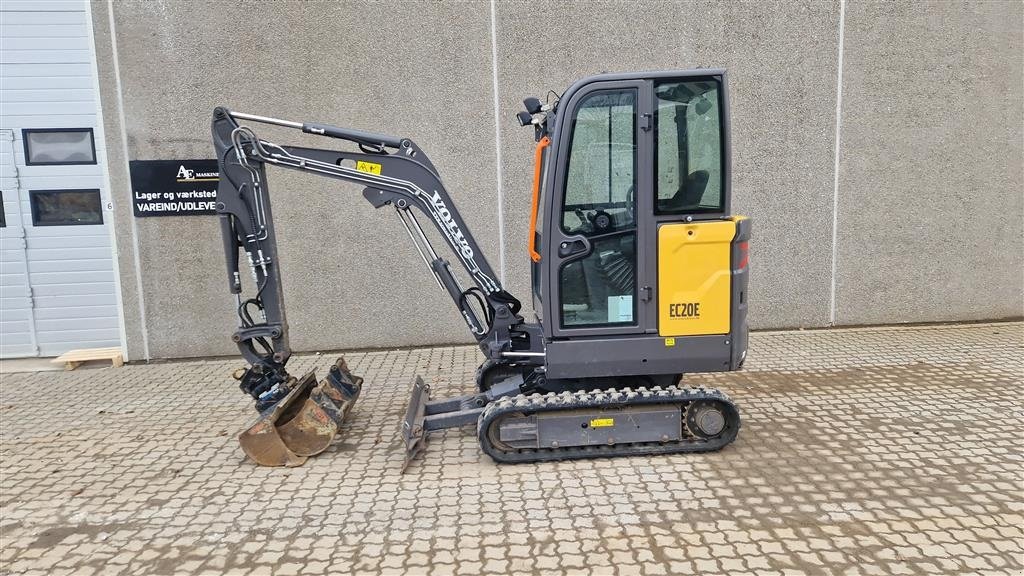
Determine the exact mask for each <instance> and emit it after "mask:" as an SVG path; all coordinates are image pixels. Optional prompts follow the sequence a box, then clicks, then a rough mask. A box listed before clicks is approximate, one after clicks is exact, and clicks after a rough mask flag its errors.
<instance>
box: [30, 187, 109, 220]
mask: <svg viewBox="0 0 1024 576" xmlns="http://www.w3.org/2000/svg"><path fill="white" fill-rule="evenodd" d="M28 195H29V199H30V200H31V204H32V224H33V225H35V226H77V225H84V224H103V209H102V207H101V202H100V191H99V190H95V189H94V190H30V191H29V193H28Z"/></svg>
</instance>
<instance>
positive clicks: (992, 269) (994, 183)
mask: <svg viewBox="0 0 1024 576" xmlns="http://www.w3.org/2000/svg"><path fill="white" fill-rule="evenodd" d="M1022 16H1024V15H1022V4H1021V3H1020V2H973V3H967V2H933V3H929V4H927V5H922V4H912V3H890V2H885V3H868V2H851V3H849V4H848V8H847V14H846V27H845V28H846V34H845V43H846V48H845V50H844V72H843V114H842V139H841V146H840V151H841V165H840V188H839V190H840V198H839V226H838V233H839V255H838V259H837V265H838V275H837V320H838V322H839V323H841V324H866V323H883V322H928V321H943V320H961V319H982V318H1000V317H1009V316H1020V315H1021V313H1022V309H1024V308H1022V302H1021V298H1022V293H1024V245H1022V236H1024V230H1022V222H1024V204H1022V186H1024V173H1022V172H1024V160H1022V159H1024V150H1022V148H1021V143H1022V133H1021V130H1022V125H1024V117H1022V106H1024V101H1022V87H1024V81H1022V77H1021V71H1022V68H1024V62H1022V49H1024V45H1022V29H1021V21H1022Z"/></svg>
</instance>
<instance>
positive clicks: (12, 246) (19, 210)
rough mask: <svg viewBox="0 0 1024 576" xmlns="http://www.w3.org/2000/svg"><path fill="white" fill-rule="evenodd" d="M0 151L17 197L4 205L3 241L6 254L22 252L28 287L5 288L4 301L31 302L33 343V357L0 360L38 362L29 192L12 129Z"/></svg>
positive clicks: (1, 134) (1, 138)
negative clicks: (27, 210) (6, 160)
mask: <svg viewBox="0 0 1024 576" xmlns="http://www.w3.org/2000/svg"><path fill="white" fill-rule="evenodd" d="M0 147H2V150H0V151H2V152H3V153H4V154H9V155H10V158H11V163H10V166H9V169H10V170H11V173H10V174H9V175H8V176H9V177H10V179H11V180H13V182H14V186H13V188H8V189H7V190H5V192H7V193H8V194H10V195H13V197H7V198H4V199H3V201H2V202H0V210H3V211H4V222H5V226H4V227H3V228H0V238H3V250H5V251H10V252H18V254H19V259H20V263H21V266H22V269H23V270H24V278H25V283H24V285H22V286H18V287H17V288H22V289H24V292H23V294H14V295H11V293H10V290H11V289H12V288H15V286H6V287H5V288H4V292H5V293H4V294H3V296H4V298H11V299H14V298H22V297H23V298H24V299H25V300H26V301H27V304H28V307H27V309H26V310H27V316H28V319H27V322H28V334H29V343H30V345H31V348H32V350H31V353H29V354H20V353H16V354H10V355H8V354H4V353H2V352H0V358H5V359H7V358H34V357H37V356H39V338H38V336H37V333H36V332H37V331H36V313H35V303H34V302H33V298H32V280H31V278H30V276H29V269H28V252H27V250H28V244H27V242H28V234H27V232H26V230H25V216H26V214H25V213H24V211H23V208H24V206H25V199H26V197H27V194H26V191H24V190H22V185H21V178H20V175H19V171H18V161H17V157H16V156H15V154H14V131H13V130H10V129H6V128H5V129H3V130H0ZM5 204H11V205H12V206H13V207H14V212H13V213H11V212H8V211H7V209H6V207H5Z"/></svg>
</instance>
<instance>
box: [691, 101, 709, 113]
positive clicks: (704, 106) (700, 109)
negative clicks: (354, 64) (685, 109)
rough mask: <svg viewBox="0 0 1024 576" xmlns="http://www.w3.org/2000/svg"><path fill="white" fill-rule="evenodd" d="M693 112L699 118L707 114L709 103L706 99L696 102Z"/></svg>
mask: <svg viewBox="0 0 1024 576" xmlns="http://www.w3.org/2000/svg"><path fill="white" fill-rule="evenodd" d="M693 109H694V111H696V112H697V114H700V115H701V116H703V115H705V114H707V112H708V110H711V102H708V99H707V98H701V99H700V100H698V101H697V104H696V105H695V106H694V107H693Z"/></svg>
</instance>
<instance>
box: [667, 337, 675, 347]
mask: <svg viewBox="0 0 1024 576" xmlns="http://www.w3.org/2000/svg"><path fill="white" fill-rule="evenodd" d="M675 345H676V339H675V338H665V346H666V347H672V346H675Z"/></svg>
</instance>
